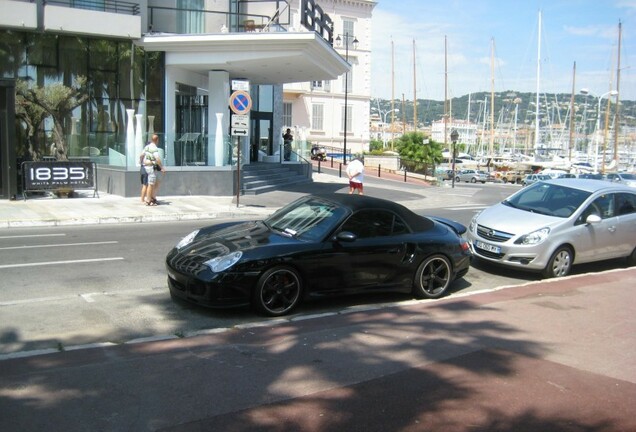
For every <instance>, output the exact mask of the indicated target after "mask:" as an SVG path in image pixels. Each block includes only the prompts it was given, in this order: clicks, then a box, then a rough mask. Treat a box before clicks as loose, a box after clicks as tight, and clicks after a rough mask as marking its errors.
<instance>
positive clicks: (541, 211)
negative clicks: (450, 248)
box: [467, 178, 636, 277]
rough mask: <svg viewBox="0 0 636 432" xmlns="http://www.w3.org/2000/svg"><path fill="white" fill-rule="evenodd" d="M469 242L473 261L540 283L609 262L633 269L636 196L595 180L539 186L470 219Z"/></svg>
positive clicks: (559, 181) (635, 192) (557, 181)
mask: <svg viewBox="0 0 636 432" xmlns="http://www.w3.org/2000/svg"><path fill="white" fill-rule="evenodd" d="M467 236H468V240H469V242H470V245H471V247H472V250H473V253H474V256H475V257H477V258H480V259H483V260H487V261H490V262H493V263H497V264H501V265H505V266H508V267H514V268H518V269H523V270H529V271H540V272H541V273H542V274H543V276H544V277H559V276H566V275H567V274H569V273H570V270H571V268H572V265H573V264H581V263H586V262H592V261H601V260H607V259H613V258H627V260H628V265H630V266H633V265H636V190H635V189H634V188H630V187H627V186H622V185H619V184H616V183H610V182H607V181H599V180H585V179H569V178H567V179H555V180H548V181H542V182H537V183H534V184H532V185H530V186H528V187H527V188H524V189H521V190H520V191H518V192H517V193H515V194H513V195H511V196H510V197H508V198H507V199H505V200H504V201H502V202H501V203H499V204H495V205H494V206H492V207H489V208H487V209H485V210H483V211H482V212H481V213H479V214H477V215H476V216H475V217H473V219H472V221H471V223H470V226H469V228H468V233H467Z"/></svg>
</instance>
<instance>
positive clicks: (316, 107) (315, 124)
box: [311, 104, 324, 130]
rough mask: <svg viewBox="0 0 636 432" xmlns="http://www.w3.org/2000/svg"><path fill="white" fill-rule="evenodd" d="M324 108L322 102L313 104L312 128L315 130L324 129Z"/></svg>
mask: <svg viewBox="0 0 636 432" xmlns="http://www.w3.org/2000/svg"><path fill="white" fill-rule="evenodd" d="M323 110H324V106H323V105H322V104H312V106H311V128H312V129H313V130H323V128H324V127H323V119H324V115H323Z"/></svg>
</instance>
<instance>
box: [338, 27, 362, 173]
mask: <svg viewBox="0 0 636 432" xmlns="http://www.w3.org/2000/svg"><path fill="white" fill-rule="evenodd" d="M349 38H350V36H349V32H346V33H345V34H344V45H345V61H346V62H347V64H348V63H349ZM351 43H352V44H353V48H354V49H356V48H357V46H358V43H359V41H358V39H356V38H355V36H354V37H353V41H351ZM341 44H342V39H341V38H340V35H338V37H336V45H338V47H340V45H341ZM349 66H351V65H349ZM348 95H349V71H347V72H345V106H344V141H343V152H342V157H343V160H344V163H345V164H346V163H347V107H348Z"/></svg>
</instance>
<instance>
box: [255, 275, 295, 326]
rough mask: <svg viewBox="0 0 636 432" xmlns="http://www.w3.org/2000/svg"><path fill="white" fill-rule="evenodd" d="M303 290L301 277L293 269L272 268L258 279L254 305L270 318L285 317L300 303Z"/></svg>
mask: <svg viewBox="0 0 636 432" xmlns="http://www.w3.org/2000/svg"><path fill="white" fill-rule="evenodd" d="M302 289H303V287H302V282H301V278H300V275H299V274H298V272H297V271H296V270H294V269H293V268H292V267H289V266H276V267H272V268H271V269H269V270H267V271H266V272H265V273H263V274H262V275H261V277H260V278H259V279H258V283H257V284H256V289H255V290H254V293H253V295H252V305H253V306H254V308H255V309H256V310H257V311H258V312H260V313H262V314H265V315H268V316H281V315H285V314H287V313H289V312H290V311H291V310H292V309H293V308H295V307H296V306H297V305H298V303H300V299H301V294H302Z"/></svg>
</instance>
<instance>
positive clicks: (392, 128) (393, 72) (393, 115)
mask: <svg viewBox="0 0 636 432" xmlns="http://www.w3.org/2000/svg"><path fill="white" fill-rule="evenodd" d="M394 57H395V53H394V50H393V38H391V150H393V139H394V137H395V58H394Z"/></svg>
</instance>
